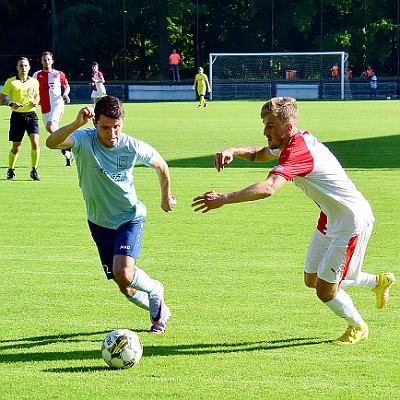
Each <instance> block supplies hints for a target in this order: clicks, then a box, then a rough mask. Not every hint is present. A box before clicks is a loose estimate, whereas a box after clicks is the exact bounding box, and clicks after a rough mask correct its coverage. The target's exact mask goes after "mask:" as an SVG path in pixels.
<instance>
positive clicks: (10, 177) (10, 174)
mask: <svg viewBox="0 0 400 400" xmlns="http://www.w3.org/2000/svg"><path fill="white" fill-rule="evenodd" d="M14 177H15V173H14V170H13V169H11V168H9V169H8V171H7V179H8V180H10V181H12V180H13V179H14Z"/></svg>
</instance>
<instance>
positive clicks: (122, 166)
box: [117, 156, 128, 169]
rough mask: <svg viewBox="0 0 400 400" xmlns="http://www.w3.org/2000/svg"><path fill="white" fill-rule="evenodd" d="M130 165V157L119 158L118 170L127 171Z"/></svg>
mask: <svg viewBox="0 0 400 400" xmlns="http://www.w3.org/2000/svg"><path fill="white" fill-rule="evenodd" d="M127 165H128V157H127V156H121V157H118V158H117V168H118V169H125V168H126V167H127Z"/></svg>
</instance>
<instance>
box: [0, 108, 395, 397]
mask: <svg viewBox="0 0 400 400" xmlns="http://www.w3.org/2000/svg"><path fill="white" fill-rule="evenodd" d="M261 105H262V102H257V101H249V102H210V105H209V107H208V108H207V109H200V110H198V109H196V104H195V103H146V104H141V103H137V104H126V115H127V118H126V124H125V129H124V131H125V132H127V133H129V134H132V135H133V136H137V137H139V138H141V139H143V140H145V141H147V142H148V143H150V144H152V145H153V146H154V147H156V148H157V149H158V150H159V151H160V153H161V154H162V155H163V156H164V158H165V159H166V160H167V161H168V163H169V165H170V170H171V177H172V189H173V194H174V195H175V196H176V198H177V201H178V206H177V208H176V209H175V210H174V212H172V213H170V214H166V213H164V212H163V211H162V210H161V208H160V207H159V203H160V196H159V186H158V180H157V176H156V173H155V172H154V171H153V170H151V169H148V168H144V167H141V166H139V167H138V168H137V169H136V175H135V182H136V188H137V192H138V195H139V198H140V199H141V200H142V201H143V202H144V203H145V204H146V205H147V208H148V216H147V219H146V221H147V226H146V230H145V235H144V241H143V248H142V253H141V256H140V259H139V260H138V265H139V266H140V267H141V268H143V269H145V270H146V271H147V272H148V273H149V274H150V275H152V276H153V277H155V278H157V279H159V280H161V281H162V282H163V283H164V284H165V287H166V300H167V303H168V304H169V305H170V308H171V311H172V313H173V317H172V318H171V320H170V322H169V324H168V329H167V332H166V333H165V335H160V336H152V335H149V334H148V333H147V330H148V329H149V327H150V323H149V319H148V314H147V313H146V312H144V311H143V310H141V309H138V308H135V307H133V306H132V305H131V304H130V303H129V302H128V301H126V300H125V299H124V298H123V296H122V295H120V294H119V292H118V290H117V288H116V285H115V284H114V283H112V282H106V279H105V277H104V275H103V272H102V268H101V265H100V262H99V259H98V255H97V250H96V248H95V245H94V243H93V242H92V239H91V237H90V234H89V231H88V228H87V223H86V219H85V208H84V203H83V200H82V195H81V192H80V189H79V187H78V183H77V177H76V170H75V166H73V167H71V168H66V167H65V166H64V165H65V164H64V159H63V157H62V156H61V154H60V152H58V151H54V150H53V151H51V150H49V149H47V148H46V147H45V144H44V141H45V138H46V136H47V135H46V134H45V133H44V129H42V131H41V132H42V135H41V143H42V153H41V161H40V166H39V174H40V176H41V178H42V180H41V181H40V182H33V181H31V180H30V178H29V171H30V168H29V166H30V161H29V148H30V145H29V141H28V139H27V138H25V139H24V142H23V144H22V153H21V155H20V157H19V159H18V161H17V169H16V171H15V172H16V179H15V180H14V181H7V180H6V179H5V176H6V170H7V159H8V158H7V157H8V151H9V149H10V143H9V142H8V118H9V112H10V110H9V108H8V107H0V134H1V145H0V200H1V201H0V215H1V223H0V268H1V281H0V293H1V294H0V296H1V297H0V302H1V303H0V307H1V314H0V399H7V400H11V399H16V400H23V399H52V400H55V399H63V400H65V399H68V400H69V399H73V400H75V399H82V400H94V399H96V400H103V399H142V398H143V399H331V400H333V399H357V400H358V399H379V400H381V399H391V400H393V399H400V378H399V353H400V342H399V332H400V318H399V317H400V314H399V310H400V306H399V293H400V289H399V285H394V286H393V289H392V291H391V299H390V302H389V306H388V307H387V308H386V309H383V310H377V309H376V308H375V296H374V294H373V293H372V292H370V291H369V290H367V289H365V288H351V289H349V290H348V292H349V293H350V294H351V296H352V298H353V300H354V302H355V304H356V306H357V307H358V309H359V311H360V312H361V314H362V315H363V316H364V318H365V320H366V321H367V323H368V324H369V327H370V338H369V340H368V341H366V342H362V343H360V344H358V345H356V346H350V347H344V348H343V347H335V346H333V345H332V344H330V341H331V340H332V339H335V338H336V337H338V336H340V335H341V334H342V333H343V332H344V330H345V329H346V324H345V322H344V321H342V320H340V319H339V318H338V317H336V316H335V315H333V313H332V312H330V311H329V310H328V308H327V307H326V306H324V305H323V304H322V303H321V302H320V301H319V300H318V299H317V298H316V296H315V293H314V291H313V290H311V289H307V288H306V287H305V286H304V284H303V281H302V279H303V263H304V257H305V253H306V249H307V245H308V241H309V237H310V235H311V233H312V231H313V229H314V227H315V224H316V220H317V217H318V210H317V208H316V206H315V205H314V204H313V203H312V202H311V201H310V200H309V199H307V198H306V197H305V196H304V194H303V193H302V192H301V191H300V190H299V189H297V188H296V187H295V186H294V185H292V184H290V183H288V184H286V185H285V186H284V187H283V188H282V189H281V190H280V191H279V192H277V193H276V195H274V196H273V198H271V199H268V200H264V201H259V202H252V203H246V204H236V205H232V206H226V207H224V208H222V209H220V210H217V211H214V212H210V213H207V214H205V215H200V214H195V213H194V212H193V211H192V210H191V207H190V204H191V201H192V198H193V197H195V196H196V195H198V194H201V193H203V192H205V191H207V190H210V189H214V190H217V191H221V192H223V191H228V190H233V189H239V188H242V187H244V186H245V185H248V184H250V183H253V182H255V181H257V180H261V179H263V178H264V177H265V176H266V175H267V173H268V171H269V170H270V168H271V165H268V164H266V165H262V164H248V163H245V162H240V161H235V162H234V163H233V164H231V166H230V167H228V168H227V169H225V170H224V171H223V172H222V173H220V174H218V173H217V172H216V171H215V170H214V169H213V155H214V153H215V152H216V151H218V150H221V149H222V148H224V147H227V146H228V145H252V144H255V145H262V144H265V139H264V137H263V135H262V124H261V121H260V119H259V111H260V107H261ZM79 107H80V105H77V104H72V105H68V106H67V108H66V114H65V116H64V119H63V123H67V122H70V121H71V120H72V118H74V117H75V114H76V112H77V111H78V109H79ZM299 107H300V129H307V130H309V131H311V132H312V133H314V134H315V135H316V136H317V137H319V138H320V139H321V140H322V141H323V142H325V143H326V144H327V145H328V146H329V147H330V148H331V149H332V150H333V151H334V152H335V154H336V155H337V157H338V158H339V160H340V161H341V162H342V164H343V165H344V167H345V168H346V169H347V172H348V174H349V175H350V177H351V178H352V179H353V181H354V182H355V183H356V185H357V186H358V188H359V189H360V190H361V191H362V192H363V193H364V195H365V196H366V197H367V198H368V200H369V201H370V203H371V205H372V207H373V210H374V213H375V216H376V219H377V222H376V225H375V229H374V232H373V235H372V238H371V240H370V245H369V248H368V252H367V256H366V260H365V263H364V270H365V271H369V272H371V273H381V272H386V271H391V272H394V273H395V274H397V276H398V278H400V267H399V250H398V249H399V247H400V239H399V214H398V207H399V204H400V201H399V200H400V195H399V191H400V185H399V184H400V157H399V148H400V136H399V126H400V112H399V111H400V110H399V102H398V101H365V102H361V101H360V102H299ZM41 126H42V125H41ZM116 328H128V329H132V330H134V331H136V332H137V333H138V334H139V336H140V338H141V340H142V342H143V345H144V356H143V358H142V360H141V362H140V363H139V364H138V365H137V366H135V367H134V368H133V369H130V370H125V371H113V370H111V369H109V368H108V367H107V365H106V364H105V363H104V361H103V360H102V358H101V354H100V347H101V341H102V339H103V338H104V337H105V335H106V334H107V333H108V332H109V331H111V330H113V329H116Z"/></svg>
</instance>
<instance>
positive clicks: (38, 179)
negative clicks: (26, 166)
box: [31, 168, 40, 181]
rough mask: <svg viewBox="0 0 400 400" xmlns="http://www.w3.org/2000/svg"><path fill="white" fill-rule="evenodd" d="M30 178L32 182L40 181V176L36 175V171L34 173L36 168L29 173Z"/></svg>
mask: <svg viewBox="0 0 400 400" xmlns="http://www.w3.org/2000/svg"><path fill="white" fill-rule="evenodd" d="M31 178H32V179H33V180H34V181H40V176H39V175H38V173H37V171H36V168H32V171H31Z"/></svg>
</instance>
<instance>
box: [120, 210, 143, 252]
mask: <svg viewBox="0 0 400 400" xmlns="http://www.w3.org/2000/svg"><path fill="white" fill-rule="evenodd" d="M144 226H145V222H144V219H143V218H139V219H136V220H132V221H129V222H127V223H125V224H124V225H122V226H120V227H119V228H118V229H117V232H116V235H115V241H114V255H123V256H129V257H132V258H133V260H137V259H138V258H139V254H140V251H141V249H142V240H143V231H144Z"/></svg>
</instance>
